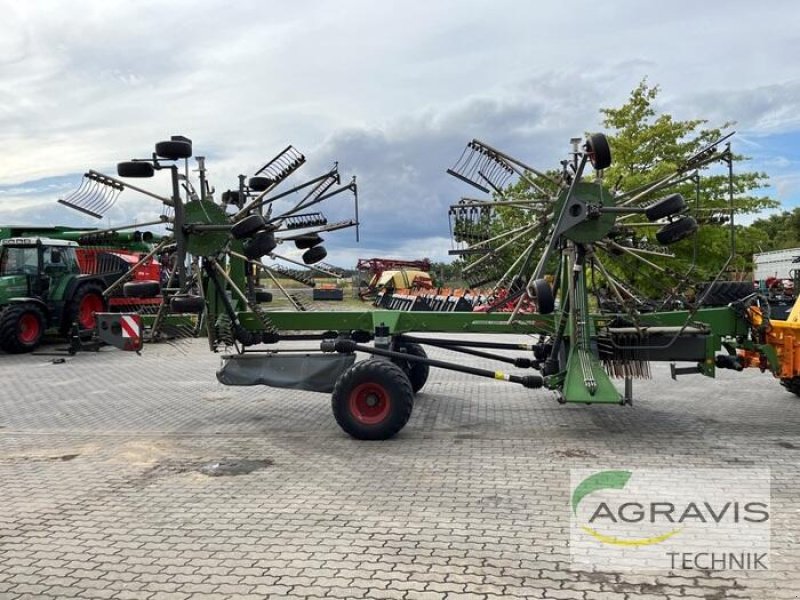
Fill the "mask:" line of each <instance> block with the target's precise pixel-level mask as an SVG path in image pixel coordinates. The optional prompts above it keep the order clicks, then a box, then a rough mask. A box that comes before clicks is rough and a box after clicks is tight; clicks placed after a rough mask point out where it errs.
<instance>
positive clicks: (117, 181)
mask: <svg viewBox="0 0 800 600" xmlns="http://www.w3.org/2000/svg"><path fill="white" fill-rule="evenodd" d="M88 175H89V176H90V177H92V178H98V177H99V178H103V179H107V180H108V181H110V182H111V183H114V184H116V185H118V186H121V189H123V190H124V189H129V190H133V191H134V192H139V193H140V194H144V195H145V196H150V197H151V198H155V199H156V200H158V201H159V202H163V203H164V204H166V205H167V206H175V203H174V202H173V200H172V198H168V197H167V196H160V195H158V194H154V193H153V192H151V191H149V190H146V189H144V188H140V187H139V186H136V185H132V184H130V183H128V182H127V181H122V180H120V179H117V178H116V177H111V176H110V175H104V174H103V173H100V172H98V171H94V170H90V171H89V173H88Z"/></svg>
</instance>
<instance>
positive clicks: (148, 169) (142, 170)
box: [117, 161, 155, 177]
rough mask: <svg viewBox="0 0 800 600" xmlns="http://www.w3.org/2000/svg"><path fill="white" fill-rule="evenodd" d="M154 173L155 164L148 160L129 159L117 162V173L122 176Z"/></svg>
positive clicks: (143, 175)
mask: <svg viewBox="0 0 800 600" xmlns="http://www.w3.org/2000/svg"><path fill="white" fill-rule="evenodd" d="M154 174H155V170H154V169H153V165H152V164H150V163H148V162H138V161H129V162H121V163H117V175H119V176H120V177H152V176H153V175H154Z"/></svg>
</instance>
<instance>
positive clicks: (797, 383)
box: [781, 377, 800, 396]
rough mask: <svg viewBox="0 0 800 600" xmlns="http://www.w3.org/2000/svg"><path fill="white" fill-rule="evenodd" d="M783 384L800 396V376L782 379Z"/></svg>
mask: <svg viewBox="0 0 800 600" xmlns="http://www.w3.org/2000/svg"><path fill="white" fill-rule="evenodd" d="M781 385H782V386H783V387H785V388H786V389H787V390H789V391H790V392H792V393H793V394H794V395H795V396H800V377H789V378H786V379H781Z"/></svg>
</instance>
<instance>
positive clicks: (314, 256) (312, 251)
mask: <svg viewBox="0 0 800 600" xmlns="http://www.w3.org/2000/svg"><path fill="white" fill-rule="evenodd" d="M326 256H328V251H327V250H325V248H324V246H314V247H313V248H309V249H308V250H306V251H305V252H303V262H304V263H306V264H307V265H313V264H314V263H318V262H319V261H321V260H322V259H323V258H325V257H326Z"/></svg>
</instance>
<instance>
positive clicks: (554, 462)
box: [0, 340, 800, 600]
mask: <svg viewBox="0 0 800 600" xmlns="http://www.w3.org/2000/svg"><path fill="white" fill-rule="evenodd" d="M433 354H434V355H435V356H437V357H448V356H450V354H449V353H448V352H446V351H437V352H434V353H433ZM50 360H51V359H50V358H49V357H44V356H31V355H27V356H6V355H3V356H0V386H2V387H0V481H2V486H0V598H4V599H5V598H8V599H11V598H73V597H79V598H134V599H148V600H156V599H158V598H175V599H183V598H202V599H208V600H210V599H212V598H273V597H274V598H278V597H291V598H298V597H299V598H306V597H329V598H346V597H353V598H404V599H406V600H414V599H417V598H445V597H446V598H476V599H477V598H483V599H487V600H488V599H491V598H499V597H514V596H516V597H528V598H553V599H556V598H578V599H582V600H624V599H633V598H636V599H642V600H655V599H660V598H675V599H678V598H680V599H682V600H699V599H706V600H722V599H726V598H737V599H741V598H758V599H796V598H799V597H800V596H799V595H798V592H797V590H798V589H800V574H798V567H800V550H799V549H798V535H800V519H799V518H798V517H800V501H799V500H798V498H800V434H799V433H798V432H800V399H798V398H797V397H795V396H793V395H791V394H790V393H788V392H786V391H785V390H784V389H783V388H782V387H781V386H780V385H778V383H777V381H775V380H773V379H772V378H771V377H770V376H769V375H766V374H761V373H759V372H758V371H748V372H746V373H741V374H738V373H732V372H723V373H721V374H720V377H719V378H718V379H717V380H710V379H705V378H701V377H686V378H682V379H681V380H680V381H679V382H678V383H676V382H673V381H671V380H670V379H669V376H668V372H667V369H666V367H665V366H663V365H659V366H656V367H655V368H654V371H655V378H654V380H653V381H650V382H642V383H637V385H636V387H635V392H636V398H637V400H636V403H635V406H634V407H633V408H621V407H617V406H560V405H558V404H557V403H556V402H555V401H554V399H553V395H552V394H551V393H549V392H544V391H530V390H525V389H522V388H519V387H517V386H514V385H511V384H504V383H502V382H494V381H488V380H482V379H476V378H470V377H462V376H460V375H456V374H453V373H449V372H443V371H438V370H435V371H433V372H432V375H431V378H430V380H429V382H428V384H427V385H426V387H425V388H424V389H423V391H422V392H421V393H420V394H419V396H418V397H417V402H416V406H415V410H414V414H413V416H412V418H411V421H410V423H409V425H408V426H407V427H406V429H405V430H403V431H402V432H401V434H400V435H399V436H398V437H397V438H395V439H393V440H391V441H387V442H376V443H368V442H359V441H356V440H352V439H350V438H348V437H347V436H346V435H345V434H343V433H342V432H341V431H340V430H339V428H338V427H337V425H336V423H335V422H334V420H333V417H332V416H331V411H330V403H329V399H328V396H326V395H322V394H313V393H307V392H297V391H286V390H272V389H266V388H261V387H253V388H230V387H223V386H221V385H219V384H218V383H217V382H216V379H215V377H214V370H215V368H216V367H217V366H218V365H219V357H218V356H217V355H214V354H212V353H210V352H208V350H207V349H206V347H205V346H204V344H203V342H202V341H199V340H198V341H194V342H192V343H182V344H180V345H179V346H177V347H172V346H168V345H161V346H148V347H146V348H145V351H144V354H143V355H142V356H139V357H137V356H135V355H132V354H126V353H122V352H118V351H115V350H112V349H107V350H104V351H102V352H100V353H98V354H83V355H78V356H75V357H73V358H68V359H67V361H66V363H64V364H53V363H52V362H50ZM469 363H470V364H474V365H484V366H488V364H489V363H485V362H484V361H482V360H480V359H473V360H470V361H469ZM215 465H220V468H222V469H224V468H226V467H231V466H234V467H237V468H239V469H240V470H241V472H234V473H230V474H229V476H217V477H215V476H211V475H214V474H219V473H215V472H214V469H215V468H216V467H215ZM629 466H633V467H642V468H644V467H648V468H663V467H675V466H686V467H704V468H732V467H739V466H749V467H768V468H770V469H771V472H772V540H771V544H772V549H771V559H770V560H771V569H770V570H769V571H750V572H731V571H728V572H724V573H721V572H716V573H712V572H706V571H675V572H664V573H661V574H650V575H643V574H642V575H639V574H631V573H625V572H587V571H579V570H571V569H570V564H569V548H568V537H569V530H568V527H569V512H568V494H569V469H570V468H578V467H591V468H594V467H600V468H603V467H606V468H607V467H629Z"/></svg>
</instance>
